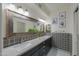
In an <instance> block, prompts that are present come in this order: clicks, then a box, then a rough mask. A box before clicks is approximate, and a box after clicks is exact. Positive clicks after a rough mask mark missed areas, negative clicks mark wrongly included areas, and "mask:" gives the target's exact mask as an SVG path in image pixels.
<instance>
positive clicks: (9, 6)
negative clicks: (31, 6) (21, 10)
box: [6, 4, 17, 11]
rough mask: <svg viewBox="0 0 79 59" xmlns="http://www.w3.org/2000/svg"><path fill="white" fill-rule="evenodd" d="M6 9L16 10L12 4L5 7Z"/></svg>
mask: <svg viewBox="0 0 79 59" xmlns="http://www.w3.org/2000/svg"><path fill="white" fill-rule="evenodd" d="M6 8H7V9H9V10H12V11H17V8H16V7H15V5H13V4H9V5H7V7H6Z"/></svg>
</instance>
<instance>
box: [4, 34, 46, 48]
mask: <svg viewBox="0 0 79 59" xmlns="http://www.w3.org/2000/svg"><path fill="white" fill-rule="evenodd" d="M45 34H46V33H14V35H13V36H11V37H7V38H4V40H3V41H4V42H3V45H4V46H3V47H4V48H5V47H8V46H12V45H15V44H19V43H22V42H25V41H29V40H32V39H35V38H38V37H40V36H44V35H45Z"/></svg>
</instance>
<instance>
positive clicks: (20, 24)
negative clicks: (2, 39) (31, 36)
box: [6, 9, 45, 36]
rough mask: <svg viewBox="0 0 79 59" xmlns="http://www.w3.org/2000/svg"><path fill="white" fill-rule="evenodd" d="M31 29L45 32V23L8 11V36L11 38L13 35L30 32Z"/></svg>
mask: <svg viewBox="0 0 79 59" xmlns="http://www.w3.org/2000/svg"><path fill="white" fill-rule="evenodd" d="M29 29H36V31H37V30H38V31H44V30H45V27H44V24H43V23H40V22H39V21H38V20H36V19H33V18H31V17H27V16H24V15H22V14H19V13H16V12H14V11H11V10H8V9H7V10H6V36H11V35H13V33H24V32H28V31H29Z"/></svg>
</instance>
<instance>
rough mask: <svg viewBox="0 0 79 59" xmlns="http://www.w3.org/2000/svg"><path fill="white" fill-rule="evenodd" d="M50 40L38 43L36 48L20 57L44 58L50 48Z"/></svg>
mask: <svg viewBox="0 0 79 59" xmlns="http://www.w3.org/2000/svg"><path fill="white" fill-rule="evenodd" d="M51 40H52V39H51V38H49V39H47V40H46V41H44V42H42V43H40V44H39V45H37V46H36V47H34V48H32V49H31V50H29V51H28V52H25V53H24V54H22V55H21V56H45V55H47V53H48V52H49V50H50V49H51V47H52V41H51Z"/></svg>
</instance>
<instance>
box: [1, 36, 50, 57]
mask: <svg viewBox="0 0 79 59" xmlns="http://www.w3.org/2000/svg"><path fill="white" fill-rule="evenodd" d="M50 37H51V35H45V36H42V37H39V38H36V39H33V40H30V41H26V42H23V43H21V44H17V45H14V46H10V47H7V48H3V51H2V55H3V56H17V55H21V54H23V53H24V52H27V51H28V50H30V49H32V48H33V47H35V46H37V45H38V44H40V43H41V42H43V41H45V40H47V39H48V38H50Z"/></svg>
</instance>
